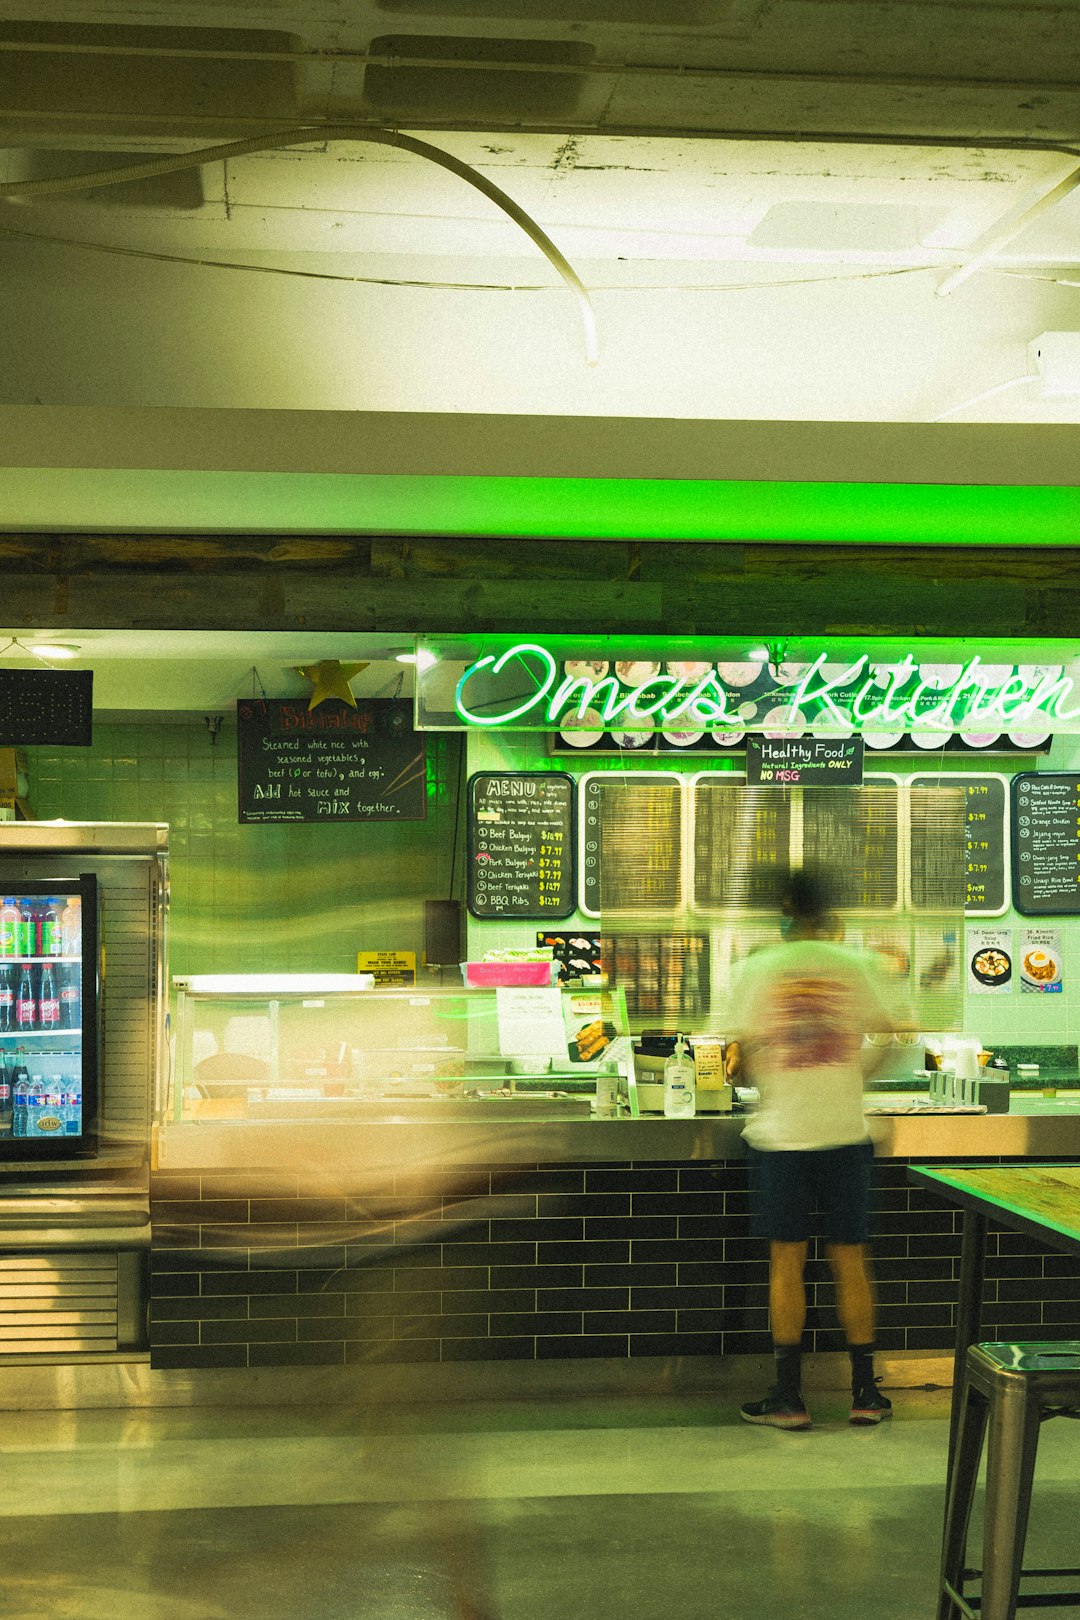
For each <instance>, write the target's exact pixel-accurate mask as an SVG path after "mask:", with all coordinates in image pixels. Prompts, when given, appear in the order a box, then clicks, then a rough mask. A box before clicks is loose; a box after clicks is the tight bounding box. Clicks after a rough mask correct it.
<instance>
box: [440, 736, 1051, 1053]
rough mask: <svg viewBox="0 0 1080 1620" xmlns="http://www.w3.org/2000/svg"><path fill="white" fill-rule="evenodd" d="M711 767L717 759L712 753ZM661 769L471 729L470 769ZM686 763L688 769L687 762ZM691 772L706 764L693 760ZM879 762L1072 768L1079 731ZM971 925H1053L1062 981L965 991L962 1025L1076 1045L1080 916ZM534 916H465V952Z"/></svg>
mask: <svg viewBox="0 0 1080 1620" xmlns="http://www.w3.org/2000/svg"><path fill="white" fill-rule="evenodd" d="M707 763H708V768H709V769H715V768H716V764H715V763H714V762H713V760H712V758H711V757H710V758H709V760H708V762H707ZM731 766H732V768H734V769H741V767H742V759H741V757H736V758H734V759H732V761H731ZM627 768H630V769H633V770H635V771H640V770H649V771H653V770H656V771H664V770H669V771H670V770H678V769H679V764H678V763H677V762H675V761H672V760H671V759H670V758H669V759H667V760H658V759H646V760H639V759H634V760H632V761H630V762H629V764H627V763H625V762H624V761H623V760H622V759H620V758H617V757H616V758H612V757H611V756H603V755H600V756H591V757H590V756H582V757H581V758H580V759H576V758H575V757H574V756H573V755H567V754H557V755H552V754H551V753H550V752H549V750H548V747H547V738H546V737H544V736H543V735H541V734H539V733H531V732H497V731H495V732H490V733H489V732H480V733H470V735H469V750H468V769H469V771H470V772H473V771H480V770H485V771H486V770H528V771H542V770H560V771H569V772H570V773H571V775H573V776H575V777H577V776H579V775H581V774H583V773H584V772H585V771H593V770H616V771H617V770H621V769H627ZM684 768H685V767H684ZM689 768H690V769H691V770H699V769H702V768H704V765H703V762H695V763H694V764H692V765H690V767H689ZM877 768H880V769H882V770H884V771H887V772H889V773H890V774H891V773H895V774H897V775H899V776H908V775H915V774H918V775H926V774H928V773H930V772H938V771H940V774H941V780H942V783H943V784H946V785H947V783H948V779H949V776H950V774H952V773H953V772H957V771H960V772H965V773H972V772H976V773H977V772H978V771H979V770H980V769H981V770H985V771H987V772H996V773H1000V774H1002V775H1005V776H1010V775H1012V774H1014V773H1015V772H1017V771H1027V770H1037V771H1073V770H1076V769H1078V768H1080V737H1071V736H1057V737H1055V738H1054V741H1053V746H1052V748H1051V750H1050V752H1049V753H1048V754H1039V755H1034V756H1031V755H1022V756H1021V755H995V754H987V755H984V756H982V757H980V756H977V755H963V756H958V755H945V756H941V755H938V754H930V755H928V756H926V757H925V758H924V757H919V756H916V755H911V754H906V755H903V756H884V755H883V756H881V759H880V761H877V762H874V763H872V764H871V765H870V769H871V771H873V770H875V769H877ZM968 922H969V925H970V926H972V927H979V926H987V927H996V926H1000V927H1002V928H1012V929H1013V930H1014V933H1013V946H1014V950H1018V948H1019V945H1020V930H1021V929H1023V928H1025V927H1043V926H1045V927H1048V928H1057V929H1059V930H1060V932H1061V942H1062V955H1063V958H1064V966H1065V986H1064V990H1063V992H1062V994H1060V995H1049V996H1047V995H1024V994H1021V991H1020V986H1019V974H1017V975H1016V980H1015V981H1014V984H1013V988H1012V991H1011V992H1010V993H1009V994H1007V995H1003V996H983V995H973V994H970V993H968V994H966V995H965V997H964V1028H965V1029H966V1030H968V1031H970V1033H971V1034H973V1035H978V1036H979V1037H980V1039H981V1040H982V1041H983V1042H984V1044H985V1045H987V1046H988V1047H991V1048H993V1047H995V1046H1004V1045H1008V1046H1016V1045H1025V1046H1032V1047H1034V1046H1039V1047H1043V1046H1058V1045H1061V1044H1062V1043H1065V1044H1077V1043H1080V918H1075V917H1022V916H1021V915H1020V914H1019V912H1017V911H1014V910H1012V909H1011V908H1010V909H1009V910H1008V911H1006V912H1005V914H1004V916H1002V917H972V918H969V919H968ZM539 926H540V925H539V924H538V923H537V922H515V921H514V920H512V919H511V920H503V921H488V920H487V919H483V920H477V919H476V918H474V917H470V918H469V919H468V934H469V955H470V957H479V956H482V955H483V953H484V951H485V950H488V949H490V948H491V947H493V946H507V945H525V944H535V942H536V930H537V928H538V927H539ZM598 926H599V924H598V923H597V922H595V921H593V920H590V919H589V918H586V917H584V916H583V915H582V914H581V913H580V912H578V913H576V914H575V915H574V916H573V917H571V918H568V919H566V920H565V921H562V922H560V923H559V927H560V928H563V929H574V928H583V929H589V928H593V929H595V928H597V927H598Z"/></svg>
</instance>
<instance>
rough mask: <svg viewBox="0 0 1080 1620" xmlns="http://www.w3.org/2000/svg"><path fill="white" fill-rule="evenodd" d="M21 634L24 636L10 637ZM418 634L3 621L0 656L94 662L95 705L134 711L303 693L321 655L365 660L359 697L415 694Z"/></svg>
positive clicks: (356, 687) (208, 708)
mask: <svg viewBox="0 0 1080 1620" xmlns="http://www.w3.org/2000/svg"><path fill="white" fill-rule="evenodd" d="M13 637H18V638H19V641H20V642H21V643H22V645H21V646H15V647H5V645H4V644H5V643H6V642H8V641H9V639H11V638H13ZM54 641H55V642H60V643H62V644H64V643H66V644H67V645H69V646H71V645H74V646H77V648H78V653H77V656H76V657H75V658H73V659H70V660H68V659H65V660H64V661H63V662H59V661H57V660H56V659H53V658H50V657H48V656H41V657H35V656H33V655H31V654H30V653H29V652H27V651H26V650H25V649H26V648H27V647H28V646H29V645H30V644H33V643H36V642H54ZM412 646H413V643H412V639H411V638H408V637H404V636H399V637H388V636H376V635H370V634H360V635H351V634H350V635H342V634H333V633H325V632H322V633H317V634H312V633H310V632H308V633H305V634H303V635H296V634H285V633H282V632H261V633H259V634H247V633H245V632H243V631H220V632H214V631H200V632H199V634H198V635H197V636H196V635H193V634H191V633H189V632H186V631H170V630H77V631H76V630H70V629H61V630H57V631H56V632H50V631H48V630H42V629H36V630H34V631H33V632H32V633H30V632H27V631H25V630H20V629H19V628H18V627H16V628H14V629H11V630H0V663H2V664H3V667H4V668H5V669H76V670H77V669H82V670H85V669H91V670H93V673H94V709H95V711H96V712H98V713H102V714H104V713H108V714H110V715H116V714H119V713H124V714H127V715H128V716H130V717H134V716H141V715H143V714H146V713H151V712H156V713H161V714H164V713H166V712H169V713H174V714H177V715H180V716H186V715H190V714H191V713H193V712H200V713H206V714H211V715H213V714H219V713H226V714H228V713H230V712H231V711H232V708H233V705H234V703H235V702H236V700H237V699H238V698H242V697H253V696H257V695H259V694H263V695H266V696H269V697H275V698H282V697H299V696H301V695H306V694H307V693H309V692H310V691H311V690H312V683H311V682H310V681H309V680H308V679H306V678H305V677H304V676H302V675H300V674H298V673H297V667H298V666H302V667H307V666H309V665H311V664H317V663H319V662H320V661H321V660H323V659H337V660H340V661H342V662H344V663H363V662H367V668H366V669H362V670H360V672H359V673H358V674H357V676H356V678H355V680H353V681H352V682H351V690H352V692H353V694H354V696H356V697H406V698H411V697H412V695H413V688H414V671H413V667H412V666H411V665H409V664H402V663H398V662H397V657H396V655H397V654H398V653H399V652H411V651H412Z"/></svg>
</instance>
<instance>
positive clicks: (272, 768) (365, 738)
mask: <svg viewBox="0 0 1080 1620" xmlns="http://www.w3.org/2000/svg"><path fill="white" fill-rule="evenodd" d="M236 726H237V750H236V757H237V787H238V796H239V813H240V821H241V823H244V822H248V823H251V822H284V821H297V822H299V821H311V822H316V823H321V824H322V825H324V826H333V825H334V824H336V823H339V822H346V821H422V820H423V819H424V815H425V812H426V805H427V797H426V793H425V742H426V739H425V737H424V735H423V733H422V732H416V731H414V730H413V724H412V704H411V703H409V702H407V701H405V700H404V699H400V698H381V699H380V698H368V699H366V700H365V699H363V698H360V699H358V700H357V704H356V707H355V709H354V708H351V707H350V706H349V704H347V703H342V702H341V701H340V700H339V699H337V698H330V699H327V700H326V701H325V702H323V703H320V704H318V705H317V706H316V707H315V708H314V709H309V708H308V705H307V699H306V698H269V699H259V698H250V699H247V698H245V699H242V700H241V701H240V702H238V703H237V705H236Z"/></svg>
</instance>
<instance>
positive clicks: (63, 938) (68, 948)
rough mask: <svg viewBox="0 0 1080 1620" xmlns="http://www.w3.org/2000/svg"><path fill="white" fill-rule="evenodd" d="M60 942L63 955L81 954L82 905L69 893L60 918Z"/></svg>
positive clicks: (74, 895)
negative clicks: (69, 895)
mask: <svg viewBox="0 0 1080 1620" xmlns="http://www.w3.org/2000/svg"><path fill="white" fill-rule="evenodd" d="M60 943H61V947H62V951H63V954H64V955H65V956H81V955H82V905H81V903H80V901H79V897H78V895H77V894H73V895H71V897H70V898H69V900H68V903H67V905H66V906H65V907H64V911H63V915H62V916H61V918H60Z"/></svg>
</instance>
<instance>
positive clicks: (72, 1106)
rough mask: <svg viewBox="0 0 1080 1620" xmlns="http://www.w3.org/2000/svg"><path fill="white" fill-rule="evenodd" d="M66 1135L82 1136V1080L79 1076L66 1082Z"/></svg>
mask: <svg viewBox="0 0 1080 1620" xmlns="http://www.w3.org/2000/svg"><path fill="white" fill-rule="evenodd" d="M64 1135H65V1136H81V1135H82V1079H81V1077H80V1076H79V1075H77V1074H72V1075H69V1076H68V1078H67V1079H66V1080H65V1081H64Z"/></svg>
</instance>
